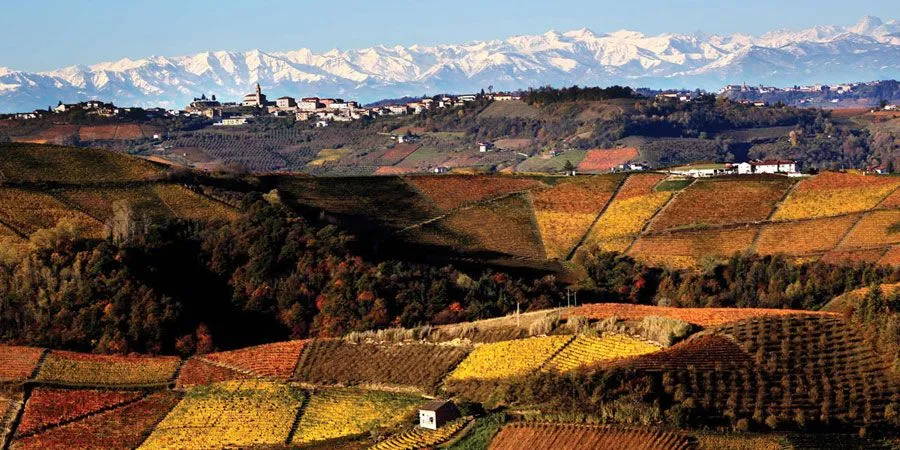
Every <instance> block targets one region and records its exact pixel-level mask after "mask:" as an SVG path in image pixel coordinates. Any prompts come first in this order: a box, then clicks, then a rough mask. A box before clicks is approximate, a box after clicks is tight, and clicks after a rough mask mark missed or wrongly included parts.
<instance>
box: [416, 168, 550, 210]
mask: <svg viewBox="0 0 900 450" xmlns="http://www.w3.org/2000/svg"><path fill="white" fill-rule="evenodd" d="M405 180H406V181H407V182H408V183H410V184H411V185H412V186H413V187H414V188H415V189H417V190H418V191H419V192H421V193H422V194H423V195H425V196H426V197H428V199H429V200H431V201H432V202H434V204H435V205H436V206H437V207H438V208H440V209H441V210H443V211H450V210H454V209H456V208H459V207H461V206H465V205H468V204H472V203H475V202H480V201H484V200H487V199H490V198H496V197H500V196H503V195H507V194H509V193H512V192H522V191H527V190H532V189H536V188H538V187H540V186H541V183H540V182H539V181H537V180H536V179H534V178H525V177H510V176H483V175H443V176H440V177H435V176H411V177H407V178H405Z"/></svg>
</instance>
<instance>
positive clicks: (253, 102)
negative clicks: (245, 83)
mask: <svg viewBox="0 0 900 450" xmlns="http://www.w3.org/2000/svg"><path fill="white" fill-rule="evenodd" d="M266 104H267V103H266V96H265V95H264V94H263V93H262V88H261V87H259V83H256V92H253V93H250V94H247V95H245V96H244V101H243V102H241V106H255V107H257V108H261V107H263V106H266Z"/></svg>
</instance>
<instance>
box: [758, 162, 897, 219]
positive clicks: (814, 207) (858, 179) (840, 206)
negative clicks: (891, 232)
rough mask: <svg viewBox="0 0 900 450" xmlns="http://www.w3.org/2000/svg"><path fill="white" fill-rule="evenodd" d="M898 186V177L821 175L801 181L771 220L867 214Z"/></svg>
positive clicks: (841, 174)
mask: <svg viewBox="0 0 900 450" xmlns="http://www.w3.org/2000/svg"><path fill="white" fill-rule="evenodd" d="M898 186H900V178H897V177H879V176H872V175H868V176H867V175H859V174H853V173H837V172H824V173H822V174H819V175H817V176H815V177H812V178H808V179H806V180H803V181H801V182H800V184H799V185H797V187H796V188H795V189H794V190H793V192H791V194H790V195H789V196H788V198H787V199H786V200H785V201H784V203H782V204H781V206H780V207H779V208H778V210H777V211H776V212H775V215H774V216H773V217H772V219H773V220H791V219H809V218H815V217H828V216H837V215H841V214H850V213H855V212H860V211H866V210H869V209H872V208H874V207H875V206H876V205H878V204H879V203H880V202H881V201H882V200H884V199H885V198H886V197H887V196H888V195H890V194H891V193H893V192H894V191H895V190H896V189H897V187H898Z"/></svg>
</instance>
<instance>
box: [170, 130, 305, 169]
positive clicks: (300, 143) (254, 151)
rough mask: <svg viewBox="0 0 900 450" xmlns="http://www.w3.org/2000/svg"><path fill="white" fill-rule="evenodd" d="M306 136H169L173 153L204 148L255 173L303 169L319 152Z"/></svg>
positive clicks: (292, 133) (271, 133)
mask: <svg viewBox="0 0 900 450" xmlns="http://www.w3.org/2000/svg"><path fill="white" fill-rule="evenodd" d="M306 137H307V135H306V134H305V133H304V132H301V131H295V130H270V131H267V132H260V133H250V132H243V133H229V132H224V131H221V132H206V131H202V132H188V133H181V134H177V135H173V136H170V139H169V140H168V141H167V142H166V145H167V146H169V145H171V149H170V150H169V151H170V152H171V153H174V154H180V153H181V150H180V149H181V148H189V149H201V150H203V152H204V153H206V154H207V155H209V156H211V157H212V158H214V159H216V160H218V161H220V162H222V163H227V164H235V165H239V166H240V167H243V168H244V169H246V170H249V171H252V172H264V171H277V170H301V169H303V168H304V167H306V164H307V163H309V162H310V161H312V160H313V158H314V157H315V154H316V152H317V150H314V149H312V148H311V147H309V144H307V140H306Z"/></svg>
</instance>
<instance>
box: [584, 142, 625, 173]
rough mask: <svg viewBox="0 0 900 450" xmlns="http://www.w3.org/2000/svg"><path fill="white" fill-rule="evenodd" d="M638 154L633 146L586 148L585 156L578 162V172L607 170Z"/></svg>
mask: <svg viewBox="0 0 900 450" xmlns="http://www.w3.org/2000/svg"><path fill="white" fill-rule="evenodd" d="M637 156H638V151H637V149H636V148H634V147H626V148H603V149H594V150H588V152H587V156H585V157H584V159H583V160H582V161H581V162H580V163H578V171H579V172H607V171H610V170H612V169H614V168H616V167H618V166H620V165H622V164H625V163H627V162H628V161H631V160H633V159H635V158H637Z"/></svg>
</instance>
